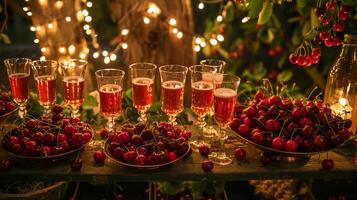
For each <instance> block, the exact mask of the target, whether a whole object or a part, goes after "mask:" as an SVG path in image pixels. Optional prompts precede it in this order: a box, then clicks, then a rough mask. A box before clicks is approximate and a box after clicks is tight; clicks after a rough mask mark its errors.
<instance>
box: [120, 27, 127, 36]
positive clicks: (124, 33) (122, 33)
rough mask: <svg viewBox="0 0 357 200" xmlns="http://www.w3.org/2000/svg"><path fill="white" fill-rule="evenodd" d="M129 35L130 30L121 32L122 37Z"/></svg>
mask: <svg viewBox="0 0 357 200" xmlns="http://www.w3.org/2000/svg"><path fill="white" fill-rule="evenodd" d="M128 33H129V30H128V29H126V28H125V29H123V30H121V35H122V36H127V35H128Z"/></svg>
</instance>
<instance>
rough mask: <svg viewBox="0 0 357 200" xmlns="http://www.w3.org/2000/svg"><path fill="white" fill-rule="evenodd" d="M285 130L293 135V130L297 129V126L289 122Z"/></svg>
mask: <svg viewBox="0 0 357 200" xmlns="http://www.w3.org/2000/svg"><path fill="white" fill-rule="evenodd" d="M286 128H287V130H288V132H289V133H293V132H294V131H295V129H297V128H299V126H298V125H297V124H296V123H294V122H290V123H289V124H288V126H287V127H286Z"/></svg>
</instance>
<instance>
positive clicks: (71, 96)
mask: <svg viewBox="0 0 357 200" xmlns="http://www.w3.org/2000/svg"><path fill="white" fill-rule="evenodd" d="M87 64H88V62H87V61H85V60H81V59H69V60H63V61H61V62H60V66H61V70H62V76H63V79H62V81H63V95H64V101H65V102H66V104H68V105H69V106H70V107H71V110H72V117H79V107H80V106H81V105H82V103H83V101H84V75H85V71H86V68H87Z"/></svg>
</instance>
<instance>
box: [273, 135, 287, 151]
mask: <svg viewBox="0 0 357 200" xmlns="http://www.w3.org/2000/svg"><path fill="white" fill-rule="evenodd" d="M271 145H272V147H273V149H276V150H284V149H285V139H284V138H282V137H276V138H274V139H273V141H272V143H271Z"/></svg>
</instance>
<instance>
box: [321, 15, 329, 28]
mask: <svg viewBox="0 0 357 200" xmlns="http://www.w3.org/2000/svg"><path fill="white" fill-rule="evenodd" d="M320 20H321V23H322V24H323V25H325V26H327V25H329V24H330V22H331V17H322V18H321V19H320Z"/></svg>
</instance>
